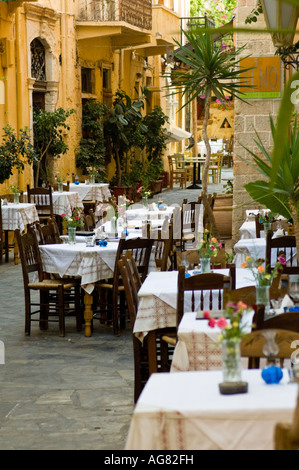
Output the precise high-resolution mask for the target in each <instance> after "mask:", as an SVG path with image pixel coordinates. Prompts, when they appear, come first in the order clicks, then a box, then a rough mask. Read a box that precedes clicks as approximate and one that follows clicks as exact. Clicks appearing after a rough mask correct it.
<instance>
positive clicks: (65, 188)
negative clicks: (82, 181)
mask: <svg viewBox="0 0 299 470" xmlns="http://www.w3.org/2000/svg"><path fill="white" fill-rule="evenodd" d="M58 187H59V185H58V183H53V184H52V188H53V191H58ZM62 188H63V191H69V190H70V182H69V181H66V182H63V183H62Z"/></svg>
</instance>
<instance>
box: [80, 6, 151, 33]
mask: <svg viewBox="0 0 299 470" xmlns="http://www.w3.org/2000/svg"><path fill="white" fill-rule="evenodd" d="M77 19H78V20H79V21H97V22H126V23H128V24H130V25H132V26H135V27H138V28H142V29H146V30H151V28H152V1H151V0H115V1H113V2H112V1H110V2H107V0H79V12H78V18H77Z"/></svg>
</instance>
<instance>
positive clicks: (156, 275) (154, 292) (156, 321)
mask: <svg viewBox="0 0 299 470" xmlns="http://www.w3.org/2000/svg"><path fill="white" fill-rule="evenodd" d="M215 272H217V273H219V274H224V275H226V276H228V275H229V270H228V269H217V270H215ZM177 280H178V273H177V271H166V272H152V273H150V274H149V275H148V277H147V278H146V280H145V281H144V283H143V284H142V286H141V288H140V290H139V292H138V297H139V304H138V312H137V317H136V320H135V325H134V334H135V335H136V336H137V337H138V338H139V339H140V340H141V341H142V340H143V338H144V337H145V336H146V335H147V333H148V332H149V331H152V330H156V329H159V328H169V327H175V326H176V307H177ZM248 285H255V281H254V278H253V275H252V273H251V271H250V270H249V269H243V268H239V269H237V270H236V288H237V289H238V288H240V287H244V286H248ZM187 294H188V293H187ZM217 295H218V291H217ZM207 307H208V306H207ZM215 308H216V307H215ZM190 310H191V299H190V297H189V296H188V295H186V296H185V311H186V312H189V311H190Z"/></svg>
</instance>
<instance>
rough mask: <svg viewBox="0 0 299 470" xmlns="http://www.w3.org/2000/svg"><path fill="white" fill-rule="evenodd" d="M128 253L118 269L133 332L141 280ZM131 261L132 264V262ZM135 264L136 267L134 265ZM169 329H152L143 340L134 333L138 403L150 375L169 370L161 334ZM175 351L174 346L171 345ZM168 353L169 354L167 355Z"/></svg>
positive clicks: (135, 378) (135, 394)
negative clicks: (138, 279)
mask: <svg viewBox="0 0 299 470" xmlns="http://www.w3.org/2000/svg"><path fill="white" fill-rule="evenodd" d="M128 253H130V252H126V253H125V254H124V253H123V254H122V255H121V257H120V259H119V260H118V269H119V272H120V275H121V278H122V283H123V286H124V290H125V295H126V302H127V306H128V311H129V316H130V323H131V329H132V332H133V329H134V323H135V319H136V316H137V308H138V297H137V293H138V290H139V282H138V281H137V283H136V277H134V272H136V269H137V266H136V264H135V261H134V259H133V258H132V257H128ZM130 263H131V264H130ZM134 264H135V267H134ZM165 331H167V330H155V331H150V332H149V333H148V334H147V336H146V337H145V338H144V340H143V342H141V341H140V340H139V339H138V338H137V337H136V336H135V335H134V334H133V333H132V338H133V352H134V401H135V403H136V401H137V399H138V397H139V395H140V393H141V391H142V389H143V387H144V385H145V384H146V382H147V380H148V378H149V376H150V375H151V374H152V373H154V372H160V371H161V372H169V370H170V362H169V360H168V359H169V357H168V352H167V353H166V349H167V348H168V346H167V345H166V343H164V345H163V351H162V350H161V336H162V335H163V333H165ZM170 350H172V351H173V348H171V347H170ZM165 354H167V356H166V355H165Z"/></svg>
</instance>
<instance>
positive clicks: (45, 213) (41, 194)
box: [27, 185, 54, 223]
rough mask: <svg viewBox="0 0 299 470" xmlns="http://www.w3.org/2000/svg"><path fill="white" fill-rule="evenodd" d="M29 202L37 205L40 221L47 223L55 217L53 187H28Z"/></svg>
mask: <svg viewBox="0 0 299 470" xmlns="http://www.w3.org/2000/svg"><path fill="white" fill-rule="evenodd" d="M27 195H28V202H29V203H33V204H35V207H36V210H37V213H38V217H39V220H40V221H41V222H44V223H46V222H47V220H48V218H49V217H51V218H53V217H54V212H53V199H52V187H51V186H48V188H30V186H29V185H27Z"/></svg>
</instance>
